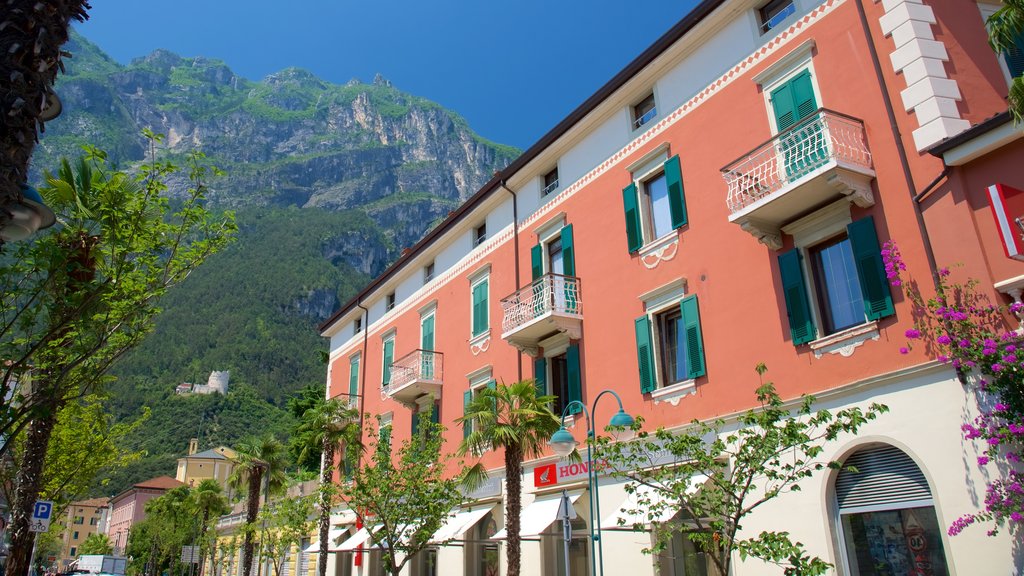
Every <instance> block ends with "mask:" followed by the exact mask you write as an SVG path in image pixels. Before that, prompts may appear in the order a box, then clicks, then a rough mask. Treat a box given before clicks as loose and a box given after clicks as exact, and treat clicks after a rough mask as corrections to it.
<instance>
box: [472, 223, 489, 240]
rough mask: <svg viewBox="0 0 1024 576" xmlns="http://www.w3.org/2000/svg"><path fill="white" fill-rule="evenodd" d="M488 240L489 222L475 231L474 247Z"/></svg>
mask: <svg viewBox="0 0 1024 576" xmlns="http://www.w3.org/2000/svg"><path fill="white" fill-rule="evenodd" d="M484 240H487V222H484V223H483V224H481V225H479V226H477V227H476V228H474V229H473V246H479V245H481V244H483V243H484Z"/></svg>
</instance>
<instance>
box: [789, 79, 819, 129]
mask: <svg viewBox="0 0 1024 576" xmlns="http://www.w3.org/2000/svg"><path fill="white" fill-rule="evenodd" d="M789 83H790V84H791V85H792V86H793V106H794V107H795V108H796V118H797V120H800V119H801V118H806V117H807V116H808V115H810V114H811V113H813V112H814V111H815V110H817V109H818V104H817V102H816V101H815V99H814V85H813V84H812V83H811V73H810V71H808V70H804V71H803V72H801V73H799V74H797V75H796V77H795V78H793V79H792V80H790V81H789Z"/></svg>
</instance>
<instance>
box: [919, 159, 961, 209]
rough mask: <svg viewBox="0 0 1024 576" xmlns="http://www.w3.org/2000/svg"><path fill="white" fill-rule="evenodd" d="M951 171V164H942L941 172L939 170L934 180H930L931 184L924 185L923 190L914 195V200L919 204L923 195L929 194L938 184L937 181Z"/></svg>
mask: <svg viewBox="0 0 1024 576" xmlns="http://www.w3.org/2000/svg"><path fill="white" fill-rule="evenodd" d="M952 171H953V167H952V166H947V165H945V164H944V165H943V167H942V172H939V175H938V176H936V177H935V180H932V183H931V184H929V185H927V186H925V187H924V190H921V191H920V192H919V193H918V194H917V196H914V202H915V203H917V204H919V203H920V202H921V200H923V199H924V197H925V196H927V195H929V194H931V193H932V190H934V189H935V187H936V186H938V185H939V182H941V181H942V179H943V178H945V177H946V176H949V173H950V172H952Z"/></svg>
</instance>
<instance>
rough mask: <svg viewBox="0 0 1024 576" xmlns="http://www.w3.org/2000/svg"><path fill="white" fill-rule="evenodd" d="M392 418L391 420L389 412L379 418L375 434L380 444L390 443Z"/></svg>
mask: <svg viewBox="0 0 1024 576" xmlns="http://www.w3.org/2000/svg"><path fill="white" fill-rule="evenodd" d="M392 418H393V416H392V414H391V413H390V412H388V413H387V414H381V416H380V429H379V430H378V432H377V441H378V442H380V443H390V442H391V422H392Z"/></svg>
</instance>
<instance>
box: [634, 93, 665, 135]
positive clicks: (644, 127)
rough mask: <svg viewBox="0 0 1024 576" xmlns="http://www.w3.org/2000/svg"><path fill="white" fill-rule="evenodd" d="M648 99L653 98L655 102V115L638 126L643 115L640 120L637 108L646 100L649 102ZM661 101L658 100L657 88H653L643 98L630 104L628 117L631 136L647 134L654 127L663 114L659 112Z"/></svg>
mask: <svg viewBox="0 0 1024 576" xmlns="http://www.w3.org/2000/svg"><path fill="white" fill-rule="evenodd" d="M647 98H651V99H652V100H654V108H652V110H654V115H653V116H651V117H650V118H648V119H647V121H646V122H644V123H643V124H639V125H638V124H637V122H638V121H639V120H640V118H643V115H641V116H640V117H639V118H638V117H637V115H636V107H637V106H639V105H640V104H642V103H643V101H644V100H647ZM660 101H661V99H660V98H658V90H657V87H655V86H652V87H651V89H650V90H649V91H647V92H645V93H644V95H643V96H641V97H640V98H637V99H636V100H633V101H631V102H630V104H629V111H628V117H629V132H630V133H631V134H639V133H641V132H646V131H647V130H648V129H649V128H650V127H651V126H653V125H654V124H655V123H656V122H657V120H658V118H659V117H660V116H661V113H660V111H659V110H658V102H660Z"/></svg>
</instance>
